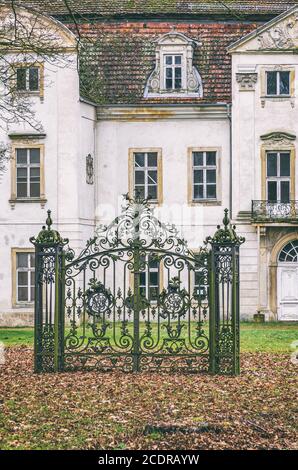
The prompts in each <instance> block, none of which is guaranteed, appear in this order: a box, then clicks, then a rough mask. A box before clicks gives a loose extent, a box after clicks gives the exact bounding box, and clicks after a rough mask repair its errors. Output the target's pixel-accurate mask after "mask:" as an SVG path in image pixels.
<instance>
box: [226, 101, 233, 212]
mask: <svg viewBox="0 0 298 470" xmlns="http://www.w3.org/2000/svg"><path fill="white" fill-rule="evenodd" d="M227 116H228V120H229V146H230V157H229V160H230V172H229V213H230V220H232V218H233V214H232V207H233V206H232V202H233V148H232V144H233V142H232V139H233V131H232V105H231V104H227Z"/></svg>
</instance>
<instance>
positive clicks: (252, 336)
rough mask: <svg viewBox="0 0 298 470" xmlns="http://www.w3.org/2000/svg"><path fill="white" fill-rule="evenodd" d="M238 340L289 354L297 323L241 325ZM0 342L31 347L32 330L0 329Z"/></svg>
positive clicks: (246, 347) (248, 347) (244, 346)
mask: <svg viewBox="0 0 298 470" xmlns="http://www.w3.org/2000/svg"><path fill="white" fill-rule="evenodd" d="M240 338H241V350H242V351H243V352H274V353H286V352H291V351H292V346H291V345H292V343H293V342H294V341H298V323H269V322H268V323H263V324H262V323H241V335H240ZM0 341H2V342H3V343H4V345H5V346H6V347H12V346H23V345H24V346H29V347H32V346H33V341H34V333H33V328H0Z"/></svg>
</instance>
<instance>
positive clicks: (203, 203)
mask: <svg viewBox="0 0 298 470" xmlns="http://www.w3.org/2000/svg"><path fill="white" fill-rule="evenodd" d="M221 204H222V203H221V201H218V200H217V199H200V200H192V201H190V203H189V205H190V206H198V205H199V206H221Z"/></svg>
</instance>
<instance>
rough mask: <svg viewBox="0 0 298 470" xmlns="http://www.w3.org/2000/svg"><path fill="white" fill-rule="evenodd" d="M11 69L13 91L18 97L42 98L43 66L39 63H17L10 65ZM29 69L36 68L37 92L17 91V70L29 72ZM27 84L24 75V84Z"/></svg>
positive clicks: (27, 78) (27, 80) (27, 79)
mask: <svg viewBox="0 0 298 470" xmlns="http://www.w3.org/2000/svg"><path fill="white" fill-rule="evenodd" d="M12 67H13V76H14V79H13V87H12V88H13V90H14V91H15V93H16V94H18V95H30V96H39V97H40V98H41V99H43V98H44V64H43V63H40V62H31V63H27V62H17V63H14V64H12ZM30 68H37V69H38V84H39V88H38V90H29V89H26V90H18V88H17V70H18V69H27V70H29V69H30ZM28 75H29V74H28ZM28 82H29V77H27V74H26V83H28Z"/></svg>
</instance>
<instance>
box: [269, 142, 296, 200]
mask: <svg viewBox="0 0 298 470" xmlns="http://www.w3.org/2000/svg"><path fill="white" fill-rule="evenodd" d="M283 153H284V154H288V155H289V167H290V175H289V176H281V175H280V169H281V165H280V157H281V154H283ZM269 154H276V155H277V161H276V168H277V175H276V176H268V155H269ZM269 182H276V196H277V198H276V201H269V196H268V193H269V191H268V183H269ZM282 182H288V183H289V201H281V183H282ZM291 183H292V181H291V151H290V150H282V151H277V150H266V201H268V202H272V203H279V202H282V203H283V202H284V203H289V202H290V200H291Z"/></svg>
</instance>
